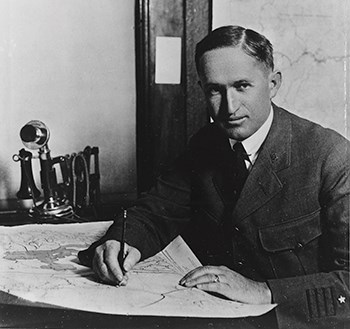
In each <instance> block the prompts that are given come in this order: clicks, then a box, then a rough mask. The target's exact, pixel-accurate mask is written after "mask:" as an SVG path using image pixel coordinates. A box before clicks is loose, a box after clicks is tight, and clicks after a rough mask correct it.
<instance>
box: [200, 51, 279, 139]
mask: <svg viewBox="0 0 350 329" xmlns="http://www.w3.org/2000/svg"><path fill="white" fill-rule="evenodd" d="M276 74H279V72H278V73H273V72H271V71H270V70H268V69H267V68H265V67H264V66H263V64H261V63H259V62H258V61H257V60H255V59H254V58H253V57H251V56H248V55H247V54H246V53H245V52H243V51H242V50H241V49H239V48H233V47H227V48H219V49H214V50H210V51H207V52H205V53H204V54H203V56H202V57H201V59H200V72H199V78H200V85H201V87H202V89H203V91H204V94H205V97H206V100H207V103H208V108H209V114H210V116H211V117H212V118H213V120H214V122H215V123H216V124H217V125H218V126H219V127H220V129H222V130H223V131H224V133H225V134H226V135H227V136H228V137H229V138H232V139H235V140H240V141H242V140H244V139H246V138H248V137H249V136H251V135H252V134H254V133H255V132H256V131H257V130H258V129H259V128H260V127H261V125H262V124H263V123H264V122H265V121H266V119H267V117H268V115H269V113H270V108H271V98H272V97H274V96H275V94H276V93H277V90H278V87H279V83H278V82H276V79H275V77H276Z"/></svg>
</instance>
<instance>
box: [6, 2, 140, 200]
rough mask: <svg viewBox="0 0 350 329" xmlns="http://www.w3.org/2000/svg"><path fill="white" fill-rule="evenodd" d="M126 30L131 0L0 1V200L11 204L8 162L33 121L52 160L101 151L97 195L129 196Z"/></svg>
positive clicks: (130, 56) (131, 75)
mask: <svg viewBox="0 0 350 329" xmlns="http://www.w3.org/2000/svg"><path fill="white" fill-rule="evenodd" d="M133 28H134V2H133V1H125V0H50V1H49V0H30V1H28V0H1V1H0V72H1V74H0V120H1V121H0V150H1V151H0V199H9V198H15V197H16V196H15V193H16V192H17V190H18V188H19V184H20V169H19V163H15V162H13V161H12V155H13V154H15V153H17V152H18V150H19V149H21V148H22V147H23V145H22V143H21V140H20V138H19V131H20V129H21V127H22V126H23V125H24V124H25V123H27V122H28V121H29V120H32V119H38V120H41V121H43V122H44V123H45V124H46V125H47V126H48V127H49V128H50V130H51V138H50V142H49V147H50V149H51V151H52V156H57V155H64V154H71V153H73V152H78V151H81V150H83V148H84V147H85V146H86V145H91V146H98V147H99V148H100V170H101V174H102V177H101V187H102V193H103V194H105V195H107V194H108V195H111V194H112V195H117V196H118V195H119V194H122V195H124V194H130V193H134V192H135V189H136V172H135V167H136V164H135V67H134V62H135V59H134V30H133ZM33 152H35V153H36V151H33ZM33 166H34V171H35V175H36V182H37V186H38V187H39V186H40V183H38V182H40V181H39V177H38V173H39V168H38V167H39V163H38V160H33Z"/></svg>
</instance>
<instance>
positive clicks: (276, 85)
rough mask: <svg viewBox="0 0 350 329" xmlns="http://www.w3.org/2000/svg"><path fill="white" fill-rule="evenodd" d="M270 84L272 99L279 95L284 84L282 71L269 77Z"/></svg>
mask: <svg viewBox="0 0 350 329" xmlns="http://www.w3.org/2000/svg"><path fill="white" fill-rule="evenodd" d="M269 84H270V99H272V98H274V97H275V96H276V95H277V92H278V89H280V87H281V84H282V73H281V72H280V71H273V72H271V73H270V76H269Z"/></svg>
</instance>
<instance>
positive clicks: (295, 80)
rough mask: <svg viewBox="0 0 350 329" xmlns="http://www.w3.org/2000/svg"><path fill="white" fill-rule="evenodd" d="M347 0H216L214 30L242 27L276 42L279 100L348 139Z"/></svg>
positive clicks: (349, 10) (349, 32)
mask: <svg viewBox="0 0 350 329" xmlns="http://www.w3.org/2000/svg"><path fill="white" fill-rule="evenodd" d="M349 18H350V6H349V1H348V0H321V1H317V2H315V1H314V0H294V1H289V0H244V1H241V0H213V28H215V27H218V26H221V25H227V24H232V25H242V26H244V27H246V28H252V29H255V30H257V31H258V32H261V33H262V34H264V35H265V36H266V37H267V38H268V39H269V40H270V41H271V42H272V44H273V45H274V50H275V62H276V67H277V68H278V69H280V70H281V71H282V75H283V84H282V87H281V89H280V91H279V93H278V95H277V97H276V98H275V102H276V103H277V104H278V105H280V106H283V107H285V108H286V109H289V110H290V111H292V112H294V113H296V114H299V115H301V116H303V117H306V118H309V119H311V120H313V121H316V122H318V123H320V124H322V125H324V126H326V127H330V128H333V129H335V130H337V131H338V132H339V133H341V134H343V135H344V136H348V137H350V132H349V129H348V126H349V122H350V121H349V116H348V110H349V91H350V78H349V77H350V75H349V68H350V65H349V62H350V57H349V56H350V55H349V54H350V48H349V47H350V43H349V37H350V23H349Z"/></svg>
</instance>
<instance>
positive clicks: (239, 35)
mask: <svg viewBox="0 0 350 329" xmlns="http://www.w3.org/2000/svg"><path fill="white" fill-rule="evenodd" d="M227 47H234V48H235V47H239V48H241V49H242V50H243V51H244V52H245V53H246V54H247V55H249V56H251V57H253V58H255V59H256V60H257V61H258V62H260V63H262V64H264V65H265V67H266V68H268V69H271V70H272V71H273V69H274V64H273V48H272V44H271V43H270V41H269V40H268V39H267V38H266V37H264V36H263V35H261V34H259V33H258V32H255V31H253V30H250V29H246V28H244V27H241V26H233V25H228V26H222V27H219V28H217V29H215V30H213V31H211V32H210V33H209V34H208V35H207V36H206V37H205V38H204V39H202V40H201V41H200V42H198V43H197V46H196V54H195V61H196V68H197V72H199V61H200V59H201V57H202V55H203V54H204V53H205V52H207V51H209V50H213V49H218V48H227Z"/></svg>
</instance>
